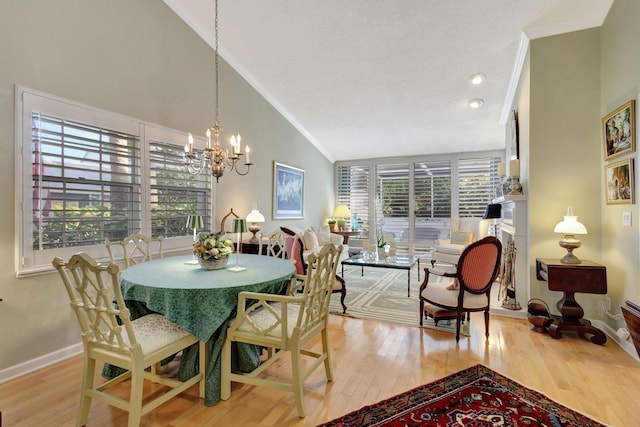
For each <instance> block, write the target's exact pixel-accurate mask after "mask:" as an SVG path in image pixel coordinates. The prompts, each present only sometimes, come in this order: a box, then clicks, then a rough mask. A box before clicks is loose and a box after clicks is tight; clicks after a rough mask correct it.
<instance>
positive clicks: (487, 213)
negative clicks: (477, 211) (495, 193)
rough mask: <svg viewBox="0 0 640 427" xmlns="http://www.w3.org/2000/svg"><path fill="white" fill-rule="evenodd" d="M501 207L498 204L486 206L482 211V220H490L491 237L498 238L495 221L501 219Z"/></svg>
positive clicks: (496, 222)
mask: <svg viewBox="0 0 640 427" xmlns="http://www.w3.org/2000/svg"><path fill="white" fill-rule="evenodd" d="M501 211H502V205H501V204H500V203H491V204H488V205H487V207H486V209H485V210H484V215H483V216H482V219H490V220H491V222H492V223H493V236H494V237H498V221H495V220H496V219H498V218H500V217H501Z"/></svg>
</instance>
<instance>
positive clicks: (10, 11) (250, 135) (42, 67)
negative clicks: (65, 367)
mask: <svg viewBox="0 0 640 427" xmlns="http://www.w3.org/2000/svg"><path fill="white" fill-rule="evenodd" d="M0 40H2V43H0V58H2V59H1V61H2V67H1V68H0V144H1V145H2V148H3V151H4V153H5V155H3V156H0V182H2V184H1V186H0V188H2V198H3V200H4V201H5V202H4V203H3V204H2V205H1V206H0V235H1V236H2V239H0V272H1V273H0V277H1V280H0V298H3V299H4V301H3V302H0V336H1V337H2V346H0V379H1V378H2V375H1V374H2V371H3V370H5V374H7V368H9V367H15V366H16V365H18V364H20V363H22V362H28V361H31V360H33V359H36V358H38V357H41V356H46V355H49V354H51V353H54V352H60V353H58V354H57V355H63V354H64V353H65V348H67V347H69V346H71V345H73V344H77V343H79V342H80V337H79V329H78V328H77V326H76V319H75V318H74V317H73V315H72V311H71V310H70V309H69V305H68V299H67V296H66V295H65V292H64V289H63V287H62V284H61V283H60V280H59V278H58V277H57V276H56V275H53V274H46V275H42V276H37V277H31V278H24V279H20V280H18V279H16V278H15V270H14V253H15V251H14V223H15V215H16V207H15V204H14V202H13V201H14V170H15V165H14V164H15V160H14V131H13V128H14V85H15V84H20V85H23V86H26V87H29V88H32V89H35V90H39V91H42V92H46V93H50V94H53V95H56V96H60V97H63V98H67V99H70V100H73V101H78V102H81V103H85V104H89V105H92V106H95V107H98V108H102V109H105V110H109V111H113V112H117V113H120V114H124V115H128V116H131V117H135V118H137V119H141V120H145V121H148V122H151V123H155V124H159V125H162V126H166V127H170V128H174V129H178V130H182V131H184V132H187V131H191V132H193V133H194V134H200V135H203V134H204V131H205V129H206V128H207V127H208V126H213V120H214V95H215V92H214V70H215V69H214V55H213V51H212V50H211V48H210V47H209V46H208V45H207V44H206V43H205V42H203V41H202V40H201V39H200V38H199V37H198V36H197V35H196V34H195V33H194V32H193V31H192V30H191V29H190V28H189V27H188V26H187V25H186V24H185V23H184V22H183V21H182V20H181V19H180V18H179V17H178V16H177V15H175V14H174V13H173V12H172V11H171V10H170V9H169V8H168V7H167V6H166V5H165V4H164V3H163V2H161V1H158V0H136V1H130V0H110V1H97V0H57V1H55V2H52V1H50V0H6V1H2V2H0ZM220 87H221V93H220V120H221V125H222V126H223V128H225V131H227V132H232V131H233V132H240V133H241V134H242V137H243V141H244V142H245V143H247V144H249V145H250V146H251V148H252V159H253V161H254V162H255V166H254V167H253V168H252V170H251V172H250V174H249V175H247V176H245V177H240V176H236V175H235V173H234V175H231V174H227V175H225V176H223V177H222V178H221V179H220V183H219V184H218V185H217V187H216V196H215V202H216V213H215V218H216V220H215V222H214V224H216V225H217V224H219V221H220V217H221V216H222V215H224V214H225V213H226V212H228V210H229V209H230V208H234V211H235V212H237V213H238V214H240V215H243V216H245V215H246V214H247V213H249V210H250V209H251V204H252V203H253V202H256V203H257V204H258V207H259V208H260V210H261V211H262V212H263V213H264V214H265V217H266V218H267V223H265V224H264V225H263V230H271V229H273V228H275V227H276V226H279V225H280V224H281V223H284V222H282V221H279V222H276V221H273V220H272V219H271V214H270V212H271V186H272V184H271V183H272V163H273V161H274V160H277V161H279V162H283V163H286V164H289V165H293V166H297V167H300V168H303V169H305V171H306V183H305V184H306V185H305V192H306V198H305V218H304V220H298V221H296V222H297V223H298V225H306V224H319V223H320V221H321V220H322V218H324V217H326V216H327V214H328V213H327V212H328V210H330V209H332V205H333V185H332V182H333V167H332V164H331V162H330V161H328V160H327V159H326V158H325V157H324V156H323V155H322V154H321V153H320V152H319V151H318V150H316V149H315V147H314V146H313V145H312V144H310V143H309V141H307V140H306V139H305V138H304V137H303V136H302V135H301V134H300V133H299V132H298V131H297V130H296V129H295V128H294V127H293V126H292V125H291V124H290V123H289V122H287V121H286V120H285V119H284V118H283V117H282V116H281V115H280V114H279V113H278V112H277V111H276V110H274V109H273V107H271V105H269V104H268V103H267V102H266V101H265V100H264V99H263V98H262V97H261V96H260V95H259V94H258V93H256V92H255V90H254V89H253V88H252V87H251V86H249V85H248V84H247V82H246V81H245V80H243V79H242V78H241V77H240V76H239V75H238V74H237V73H235V72H234V71H233V70H232V69H231V68H230V67H229V66H228V65H227V64H226V62H224V61H221V64H220ZM51 357H56V355H55V354H54V355H53V356H51ZM37 363H40V361H38V362H37ZM7 375H11V372H8V374H7ZM5 376H6V375H5Z"/></svg>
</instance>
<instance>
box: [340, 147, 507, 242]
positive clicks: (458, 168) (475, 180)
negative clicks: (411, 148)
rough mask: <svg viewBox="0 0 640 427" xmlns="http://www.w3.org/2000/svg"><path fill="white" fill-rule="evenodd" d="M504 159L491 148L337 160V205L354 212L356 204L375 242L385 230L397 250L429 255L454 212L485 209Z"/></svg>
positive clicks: (478, 213)
mask: <svg viewBox="0 0 640 427" xmlns="http://www.w3.org/2000/svg"><path fill="white" fill-rule="evenodd" d="M500 159H501V153H497V152H496V153H493V152H489V153H469V154H450V155H438V156H432V157H420V158H419V157H415V158H402V159H389V160H387V159H378V160H368V161H357V160H355V161H349V162H337V163H336V169H335V170H336V177H337V178H336V182H337V185H338V188H337V200H336V204H341V203H344V204H346V205H347V206H349V208H350V209H351V212H352V213H353V212H354V206H357V208H356V209H357V213H358V218H366V219H367V223H368V224H369V228H368V229H367V234H365V235H364V236H363V237H368V238H370V239H371V243H375V241H376V240H375V239H377V234H379V233H383V234H385V235H388V236H393V238H394V240H395V243H396V244H397V252H398V253H406V252H411V253H416V254H427V253H430V251H431V249H432V248H433V247H434V246H435V243H436V240H438V239H444V238H447V237H448V234H449V226H450V222H449V221H450V219H451V218H452V217H454V218H455V217H468V216H474V217H480V216H482V215H483V214H484V210H485V208H486V206H487V205H488V204H489V203H490V202H491V200H492V199H493V198H494V197H495V189H496V188H497V186H498V181H499V179H498V173H497V172H498V171H497V168H498V163H499V162H500ZM373 180H375V182H376V186H375V188H374V189H373V190H372V189H371V185H370V184H369V182H373ZM372 191H373V194H372V193H371V192H372ZM350 241H351V240H350Z"/></svg>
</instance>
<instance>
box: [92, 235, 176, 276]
mask: <svg viewBox="0 0 640 427" xmlns="http://www.w3.org/2000/svg"><path fill="white" fill-rule="evenodd" d="M163 241H164V238H163V237H162V236H160V237H149V236H145V235H144V234H140V233H134V234H132V235H130V236H128V237H126V238H124V239H122V240H120V241H117V242H113V241H111V240H108V239H107V240H106V241H105V242H104V243H105V245H106V247H107V252H109V258H110V259H111V262H113V263H116V261H117V259H116V258H117V257H116V254H115V253H114V252H115V251H114V247H119V248H120V252H121V255H122V259H123V260H124V264H125V267H126V268H129V267H131V266H132V265H136V264H139V263H141V262H146V261H151V260H152V259H153V257H154V256H157V257H159V258H162V257H163V253H162V244H163Z"/></svg>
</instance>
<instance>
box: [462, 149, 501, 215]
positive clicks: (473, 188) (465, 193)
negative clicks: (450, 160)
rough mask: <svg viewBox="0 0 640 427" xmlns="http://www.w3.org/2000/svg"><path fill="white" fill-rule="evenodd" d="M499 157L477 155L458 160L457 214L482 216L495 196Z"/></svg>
mask: <svg viewBox="0 0 640 427" xmlns="http://www.w3.org/2000/svg"><path fill="white" fill-rule="evenodd" d="M499 162H500V157H497V156H494V157H478V158H472V159H460V160H459V161H458V216H459V217H461V218H463V217H482V215H484V211H485V208H486V207H487V205H488V204H489V203H491V200H492V199H493V198H494V197H495V189H496V188H497V186H498V183H499V178H498V163H499Z"/></svg>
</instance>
